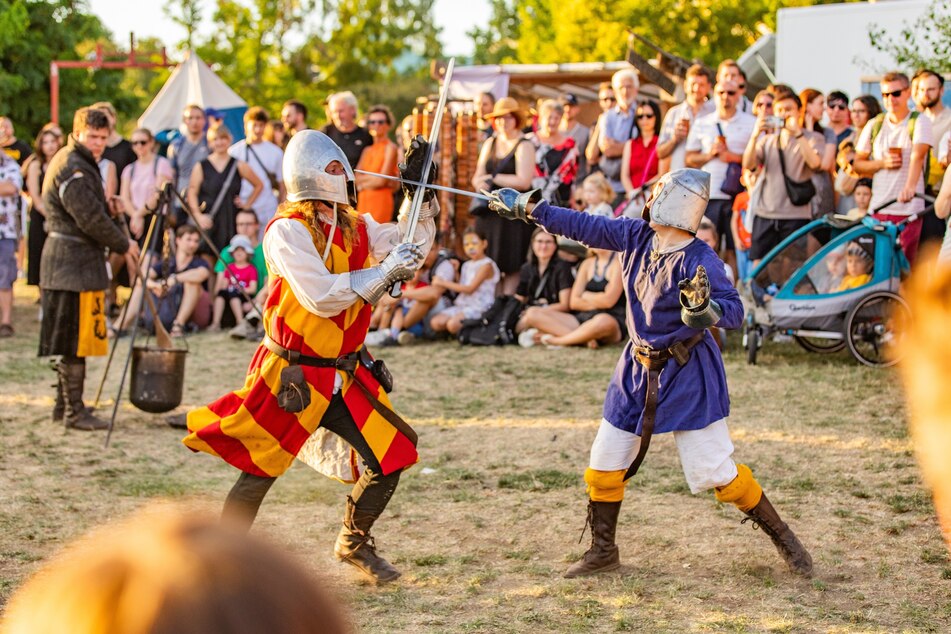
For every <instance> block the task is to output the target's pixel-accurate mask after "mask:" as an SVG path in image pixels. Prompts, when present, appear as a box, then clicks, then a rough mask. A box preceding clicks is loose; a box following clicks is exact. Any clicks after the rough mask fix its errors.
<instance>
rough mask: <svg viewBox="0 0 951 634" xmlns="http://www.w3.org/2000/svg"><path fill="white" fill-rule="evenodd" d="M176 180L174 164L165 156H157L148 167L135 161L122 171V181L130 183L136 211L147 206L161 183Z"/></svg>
mask: <svg viewBox="0 0 951 634" xmlns="http://www.w3.org/2000/svg"><path fill="white" fill-rule="evenodd" d="M174 179H175V172H173V171H172V164H171V163H170V162H169V160H168V159H167V158H165V157H164V156H156V157H155V160H154V161H153V162H152V163H150V164H148V165H143V164H141V163H139V162H138V161H135V162H133V163H129V164H128V165H126V167H125V169H124V170H122V180H123V181H125V180H128V181H129V197H130V198H131V199H132V204H133V205H134V206H135V208H136V209H141V208H142V207H144V206H145V203H147V202H148V201H149V198H150V197H151V196H152V194H153V193H154V192H155V188H156V187H157V186H158V185H159V184H160V183H164V182H165V181H172V180H174Z"/></svg>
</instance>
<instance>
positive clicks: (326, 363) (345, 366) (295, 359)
mask: <svg viewBox="0 0 951 634" xmlns="http://www.w3.org/2000/svg"><path fill="white" fill-rule="evenodd" d="M263 344H264V347H265V348H267V349H268V350H270V351H271V352H272V353H273V354H276V355H277V356H279V357H280V358H282V359H284V360H285V361H287V362H288V363H290V364H291V365H304V366H308V367H312V368H334V369H335V370H341V371H342V372H346V373H347V374H349V375H350V378H352V379H353V382H354V383H355V384H356V385H357V387H359V388H360V390H361V391H362V392H363V395H364V396H366V397H367V400H368V401H370V405H371V406H372V407H373V409H375V410H376V412H377V413H378V414H379V415H380V416H382V417H383V418H384V419H386V421H387V422H388V423H390V424H391V425H393V427H395V428H396V429H397V431H399V432H400V433H401V434H403V435H404V436H406V438H407V439H408V440H409V441H410V442H411V443H413V446H414V447H415V446H416V445H417V443H418V442H419V435H418V434H417V433H416V430H415V429H413V428H412V427H410V425H409V423H407V422H406V421H405V420H403V419H402V418H401V417H400V415H399V414H397V413H396V412H394V411H393V410H392V409H390V408H389V407H387V406H386V405H384V404H383V403H382V402H380V399H378V398H377V397H376V395H374V394H373V393H372V392H371V391H370V389H369V388H368V387H367V386H365V385H364V384H363V383H362V382H361V381H360V379H358V378H357V366H358V365H359V364H360V363H361V356H362V355H366V356H367V357H369V353H368V352H365V351H366V348H361V349H360V350H359V351H357V352H351V353H349V354H345V355H342V356H339V357H337V358H336V359H329V358H326V357H312V356H309V355H306V354H301V353H300V352H298V351H297V350H288V349H287V348H285V347H284V346H282V345H281V344H279V343H277V342H276V341H274V340H273V339H271V337H269V336H267V335H265V336H264V341H263ZM361 353H362V354H361Z"/></svg>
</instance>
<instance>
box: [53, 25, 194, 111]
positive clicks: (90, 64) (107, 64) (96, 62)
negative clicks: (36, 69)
mask: <svg viewBox="0 0 951 634" xmlns="http://www.w3.org/2000/svg"><path fill="white" fill-rule="evenodd" d="M160 54H161V56H162V61H161V62H143V61H139V60H138V55H137V54H136V52H135V35H133V34H131V33H130V34H129V54H128V55H127V56H126V57H125V59H123V60H122V61H106V57H105V54H104V53H103V49H102V44H96V57H95V59H93V60H91V61H83V60H73V59H67V60H60V59H56V60H53V61H51V62H50V120H51V121H52V122H53V123H57V124H58V123H59V69H60V68H95V69H101V68H106V69H126V68H167V67H169V66H174V65H175V64H173V63H169V61H168V56H167V55H166V54H165V47H164V46H163V47H162V50H161V52H160ZM144 55H146V56H149V57H151V56H152V55H153V53H145V54H144Z"/></svg>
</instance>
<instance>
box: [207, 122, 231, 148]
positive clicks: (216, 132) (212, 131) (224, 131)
mask: <svg viewBox="0 0 951 634" xmlns="http://www.w3.org/2000/svg"><path fill="white" fill-rule="evenodd" d="M225 137H227V138H229V139H234V137H233V136H231V130H229V129H228V126H226V125H225V124H223V123H219V124H218V125H213V126H211V127H210V128H208V134H206V135H205V138H206V139H208V142H209V143H210V142H211V141H214V140H215V139H223V138H225Z"/></svg>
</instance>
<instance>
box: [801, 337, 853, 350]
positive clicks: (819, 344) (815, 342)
mask: <svg viewBox="0 0 951 634" xmlns="http://www.w3.org/2000/svg"><path fill="white" fill-rule="evenodd" d="M793 339H795V340H796V343H798V344H799V345H800V346H802V347H803V349H805V350H808V351H809V352H815V353H817V354H832V353H833V352H838V351H839V350H842V349H843V348H845V346H846V343H845V341H843V340H841V339H823V338H821V337H795V336H794V337H793Z"/></svg>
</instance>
